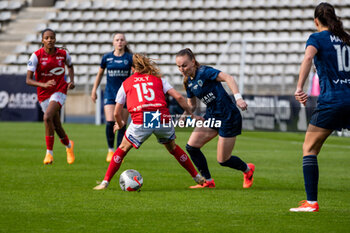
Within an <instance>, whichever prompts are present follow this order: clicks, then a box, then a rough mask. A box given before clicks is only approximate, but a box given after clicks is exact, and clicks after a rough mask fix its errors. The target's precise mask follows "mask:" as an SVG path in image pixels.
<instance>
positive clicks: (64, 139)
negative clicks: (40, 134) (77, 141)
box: [60, 134, 69, 146]
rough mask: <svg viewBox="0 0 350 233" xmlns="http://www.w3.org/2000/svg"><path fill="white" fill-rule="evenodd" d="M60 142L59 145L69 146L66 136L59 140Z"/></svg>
mask: <svg viewBox="0 0 350 233" xmlns="http://www.w3.org/2000/svg"><path fill="white" fill-rule="evenodd" d="M60 140H61V143H62V144H63V145H65V146H68V145H69V139H68V136H67V134H66V136H64V138H60Z"/></svg>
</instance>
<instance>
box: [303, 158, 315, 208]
mask: <svg viewBox="0 0 350 233" xmlns="http://www.w3.org/2000/svg"><path fill="white" fill-rule="evenodd" d="M303 173H304V183H305V191H306V197H307V200H308V201H317V185H318V164H317V156H316V155H307V156H304V157H303Z"/></svg>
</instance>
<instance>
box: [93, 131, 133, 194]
mask: <svg viewBox="0 0 350 233" xmlns="http://www.w3.org/2000/svg"><path fill="white" fill-rule="evenodd" d="M132 147H133V146H132V144H131V143H130V142H129V141H128V140H126V138H125V137H124V139H123V141H122V143H121V144H120V146H119V147H118V148H117V150H116V151H115V152H114V155H113V157H112V160H111V162H110V163H109V166H108V169H107V172H106V174H105V177H104V179H103V181H102V182H101V184H99V185H97V186H96V187H94V190H102V189H106V188H107V187H108V184H109V182H110V181H111V179H112V178H113V176H114V174H115V173H116V172H117V171H118V170H119V168H120V165H121V164H122V162H123V159H124V157H125V156H126V154H127V153H128V151H129V150H130V149H131V148H132Z"/></svg>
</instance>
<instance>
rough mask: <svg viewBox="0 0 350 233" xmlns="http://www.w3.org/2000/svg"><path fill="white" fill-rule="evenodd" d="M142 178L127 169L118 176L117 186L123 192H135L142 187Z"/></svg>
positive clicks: (134, 171)
mask: <svg viewBox="0 0 350 233" xmlns="http://www.w3.org/2000/svg"><path fill="white" fill-rule="evenodd" d="M142 184H143V178H142V176H141V174H140V173H139V172H138V171H136V170H133V169H129V170H126V171H124V172H123V173H122V174H120V177H119V185H120V188H121V189H122V190H123V191H128V192H132V191H137V190H139V189H140V188H141V187H142Z"/></svg>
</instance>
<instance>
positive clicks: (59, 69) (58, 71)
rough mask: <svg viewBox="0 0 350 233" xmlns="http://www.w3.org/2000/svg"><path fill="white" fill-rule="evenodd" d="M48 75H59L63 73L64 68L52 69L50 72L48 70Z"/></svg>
mask: <svg viewBox="0 0 350 233" xmlns="http://www.w3.org/2000/svg"><path fill="white" fill-rule="evenodd" d="M50 73H51V74H54V75H61V74H63V73H64V68H63V67H56V68H53V69H52V70H50Z"/></svg>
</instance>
